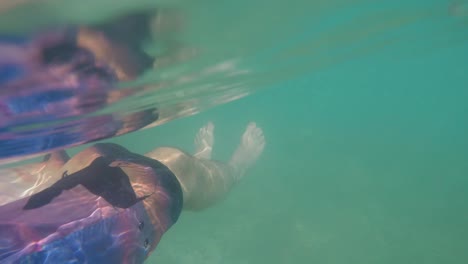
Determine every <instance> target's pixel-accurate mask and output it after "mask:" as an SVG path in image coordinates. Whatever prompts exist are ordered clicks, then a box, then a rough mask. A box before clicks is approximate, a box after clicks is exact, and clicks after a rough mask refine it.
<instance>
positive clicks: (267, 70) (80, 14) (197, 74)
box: [0, 0, 467, 158]
mask: <svg viewBox="0 0 468 264" xmlns="http://www.w3.org/2000/svg"><path fill="white" fill-rule="evenodd" d="M1 7H2V9H1V10H3V11H1V12H3V14H2V16H1V18H0V31H2V32H8V33H16V34H18V33H20V34H26V33H25V32H34V31H36V32H39V31H40V30H42V29H47V28H51V27H54V28H56V27H57V26H59V25H68V24H74V25H76V24H87V25H92V24H94V23H100V22H103V21H107V20H109V19H111V18H113V17H116V16H121V15H124V14H127V13H131V12H136V11H139V10H152V9H154V10H155V11H154V16H153V19H152V20H151V22H150V24H151V25H150V29H151V30H150V31H151V32H150V34H149V38H148V39H147V40H146V41H145V42H144V43H143V46H142V49H143V50H144V51H145V52H146V53H147V54H150V55H151V57H152V58H153V69H148V70H146V71H145V72H144V73H142V74H141V75H140V76H138V78H137V79H130V80H127V81H125V82H122V83H121V84H120V88H121V89H120V90H117V92H115V91H114V92H110V95H109V97H110V98H114V99H111V100H110V101H109V100H108V103H107V104H101V105H95V106H96V107H99V109H91V108H90V110H87V111H78V113H71V114H69V115H64V116H63V117H60V118H58V120H55V119H54V120H48V119H46V120H44V121H39V122H38V123H37V121H35V122H31V121H28V120H25V121H24V122H17V123H18V124H19V125H18V124H12V123H11V122H10V123H9V122H2V123H3V124H4V126H11V127H10V129H9V131H10V132H11V133H13V134H12V135H10V136H8V135H5V137H7V138H11V137H16V141H17V142H16V143H11V142H10V144H9V146H8V148H16V149H17V148H22V149H24V148H29V150H23V151H16V152H15V151H11V154H4V155H1V157H2V158H7V157H8V156H9V155H12V156H16V155H19V154H21V155H26V154H34V153H40V152H44V151H47V150H50V149H53V148H59V147H65V146H70V145H76V144H81V143H84V142H89V141H92V140H95V139H99V138H106V137H110V136H113V135H119V134H124V133H127V132H130V131H133V130H136V129H140V128H143V127H151V126H155V125H159V124H162V123H165V122H167V121H170V120H172V119H174V118H178V117H182V116H188V115H193V114H196V113H198V112H200V111H202V110H204V109H208V108H210V107H213V106H215V105H219V104H224V103H226V102H229V101H232V100H236V99H239V98H242V97H244V96H247V95H249V94H251V93H253V92H255V91H258V90H260V89H263V88H268V87H273V86H278V85H280V84H281V83H282V82H284V81H287V80H290V79H293V78H296V77H298V76H303V75H305V74H307V75H311V74H314V73H315V72H317V71H320V70H322V69H325V68H327V67H331V66H333V65H336V64H339V63H341V62H344V61H350V60H354V59H358V58H360V57H363V56H367V55H370V54H375V53H378V52H381V51H382V50H386V49H387V50H388V49H389V48H394V47H396V46H398V45H400V46H401V45H407V44H408V43H410V42H411V41H412V40H414V39H416V38H418V35H419V34H420V32H419V31H418V30H421V28H423V29H424V31H425V34H426V35H427V31H428V30H429V31H433V34H432V36H433V39H428V41H427V43H428V45H427V46H426V47H424V49H422V50H421V49H417V50H416V52H415V50H414V49H412V48H410V49H408V51H407V53H408V54H411V55H415V54H417V53H420V54H424V53H426V52H430V51H431V50H434V49H437V48H440V47H447V46H450V45H453V44H456V43H457V42H463V41H465V40H466V38H467V36H466V30H465V27H464V26H463V23H461V24H460V23H459V21H456V19H455V18H454V19H453V21H450V20H451V19H450V14H455V15H456V16H455V17H457V18H458V19H459V20H463V19H466V16H464V14H465V13H466V12H465V11H464V5H463V4H460V3H454V4H452V5H450V3H449V2H445V1H431V2H426V3H425V4H424V5H421V4H420V3H419V2H416V1H410V2H408V1H404V3H403V2H401V1H388V2H385V3H382V2H379V3H375V2H372V1H364V0H363V1H361V0H355V1H344V0H343V1H342V0H332V1H298V0H296V1H290V2H288V4H287V5H286V6H285V5H284V2H282V1H235V2H229V1H197V2H193V1H131V2H130V1H80V2H78V1H65V0H62V1H58V0H55V1H45V0H44V1H21V2H18V3H17V5H15V6H14V5H12V4H9V5H6V4H3V5H2V6H1ZM450 10H451V11H452V13H450ZM441 21H443V22H441ZM454 31H455V32H454ZM29 34H30V33H29ZM405 55H407V54H405V51H404V50H403V51H401V52H399V53H397V54H392V56H405ZM124 90H127V91H131V92H129V93H125V92H124V93H123V94H121V92H119V91H124ZM144 110H146V111H147V112H146V113H143V114H138V113H142V111H144ZM67 111H68V110H67ZM148 111H149V112H148ZM155 112H156V113H157V114H151V113H155ZM89 114H92V116H89ZM70 116H71V117H73V118H77V117H78V118H81V117H83V119H81V121H80V120H77V121H76V122H75V123H70V122H69V121H66V120H65V119H64V118H69V117H70ZM143 116H144V118H142V117H143ZM86 119H87V120H88V122H87V123H83V120H86ZM137 119H138V120H137ZM57 121H58V123H57ZM117 122H118V123H119V124H117ZM98 123H99V124H107V130H106V129H104V128H102V129H99V130H95V131H94V130H93V131H91V132H87V133H84V131H83V129H80V128H79V127H92V126H95V125H96V124H98ZM8 124H10V125H8ZM57 124H59V125H57ZM60 124H62V125H60ZM31 125H32V126H31ZM18 126H19V127H18ZM44 126H46V127H48V128H49V129H45V130H44V129H40V130H38V128H44ZM122 126H124V127H122ZM15 127H16V128H15ZM51 127H52V128H54V129H50V128H51ZM51 130H54V131H57V130H60V131H61V133H62V134H63V135H62V134H61V141H66V142H61V143H60V144H58V143H57V144H56V145H54V144H55V142H56V141H57V140H55V141H54V143H50V142H49V143H47V144H44V143H43V144H39V145H38V146H37V147H32V148H31V147H30V145H31V144H32V143H31V141H30V140H29V141H28V136H24V135H25V133H26V132H28V133H33V132H34V133H35V134H42V135H44V136H47V135H49V134H50V133H51ZM14 131H21V135H22V136H19V139H18V133H17V132H14ZM69 131H74V132H73V133H74V135H75V136H65V135H68V134H67V133H69ZM2 133H3V132H2ZM21 137H23V139H21ZM26 142H27V143H26ZM24 144H26V145H27V146H24ZM4 149H7V148H6V147H4Z"/></svg>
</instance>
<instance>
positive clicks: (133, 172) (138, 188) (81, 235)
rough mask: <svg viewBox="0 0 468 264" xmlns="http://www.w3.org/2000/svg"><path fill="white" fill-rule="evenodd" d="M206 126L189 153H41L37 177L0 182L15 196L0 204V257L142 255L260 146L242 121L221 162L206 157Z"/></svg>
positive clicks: (84, 259)
mask: <svg viewBox="0 0 468 264" xmlns="http://www.w3.org/2000/svg"><path fill="white" fill-rule="evenodd" d="M213 131H214V126H213V124H212V123H208V124H207V125H206V126H205V127H203V128H201V129H200V131H199V133H198V135H197V136H196V138H195V145H196V152H195V154H194V155H190V154H188V153H186V152H184V151H182V150H179V149H176V148H170V147H161V148H157V149H155V150H154V151H151V152H149V153H147V154H146V155H145V156H142V155H138V154H135V153H131V152H129V151H128V150H126V149H125V148H123V147H121V146H119V145H116V144H109V143H101V144H96V145H94V146H92V147H90V148H87V149H85V150H84V151H82V152H80V153H78V154H77V155H75V156H74V157H72V158H70V159H69V158H68V157H67V155H66V154H65V153H64V152H63V151H62V152H57V153H53V154H51V155H49V156H48V157H47V158H46V160H45V161H44V162H43V163H41V164H38V167H40V168H42V170H41V169H40V170H39V171H36V173H37V172H39V173H38V174H41V175H33V176H35V177H37V178H31V177H30V178H29V180H27V179H24V178H23V179H18V181H17V182H16V183H11V184H10V185H4V186H2V188H4V190H2V189H0V191H2V192H7V193H8V192H9V191H10V192H11V193H10V195H12V196H13V195H16V196H17V198H20V197H22V198H20V199H19V200H16V201H13V202H10V203H7V204H4V205H2V206H0V237H1V238H2V239H1V240H0V262H2V263H23V262H28V263H65V262H67V263H68V262H72V261H76V262H74V263H142V262H143V261H144V260H145V259H146V258H147V257H148V255H149V254H150V252H151V251H152V250H153V249H154V248H155V247H156V245H157V243H158V242H159V241H160V239H161V236H162V235H163V233H164V232H165V231H167V229H168V228H169V227H170V226H171V225H172V224H174V223H175V222H176V221H177V219H178V217H179V214H180V212H181V210H182V209H186V210H201V209H204V208H207V207H209V206H211V205H213V204H214V203H216V202H217V201H219V200H221V199H222V198H223V197H224V196H225V195H227V194H228V192H229V191H230V190H231V188H232V187H233V186H234V185H235V183H236V182H238V181H239V180H240V179H241V178H242V177H243V175H244V174H245V172H246V170H248V169H249V168H250V167H251V166H252V165H253V164H254V163H255V161H256V160H257V159H258V157H259V156H260V155H261V153H262V151H263V148H264V145H265V141H264V137H263V133H262V130H261V129H260V128H258V127H257V126H256V124H255V123H250V124H249V125H248V126H247V128H246V130H245V132H244V134H243V135H242V138H241V142H240V144H239V146H238V147H237V149H236V151H235V152H234V154H233V155H232V157H231V159H230V160H229V162H227V163H223V162H218V161H214V160H211V152H212V147H213V144H214V135H213ZM44 170H46V171H44ZM17 172H18V171H17ZM16 176H17V177H18V175H16ZM30 176H31V175H30ZM44 177H47V178H44ZM52 182H55V183H53V184H52V185H51V183H52ZM49 185H50V186H49ZM15 189H16V190H23V192H21V193H19V192H16V193H15V191H14V190H15ZM24 190H27V192H24ZM26 193H27V195H28V196H26V197H25V194H26Z"/></svg>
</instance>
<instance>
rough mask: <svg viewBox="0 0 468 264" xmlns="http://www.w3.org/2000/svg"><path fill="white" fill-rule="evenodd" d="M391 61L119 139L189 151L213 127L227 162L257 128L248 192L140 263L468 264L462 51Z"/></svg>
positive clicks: (177, 231) (329, 73)
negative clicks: (259, 151)
mask: <svg viewBox="0 0 468 264" xmlns="http://www.w3.org/2000/svg"><path fill="white" fill-rule="evenodd" d="M415 44H418V43H415ZM420 44H423V43H422V40H421V43H420ZM388 55H389V54H380V55H376V56H367V57H363V58H360V59H359V60H353V61H348V62H346V63H343V64H341V65H336V66H334V67H333V68H330V69H328V70H324V71H320V72H317V73H315V74H310V75H308V76H303V77H302V78H300V79H299V80H295V81H291V82H289V83H287V84H286V85H284V86H282V87H277V88H275V89H271V90H266V91H264V92H261V93H258V94H256V95H252V96H250V97H248V98H246V99H242V100H239V101H236V102H234V103H231V104H228V105H224V106H220V107H217V108H214V109H211V110H209V111H206V112H204V113H201V114H199V115H197V116H194V117H190V118H185V119H181V120H177V121H173V122H171V123H168V124H166V125H163V126H160V127H157V128H155V129H150V130H145V131H141V132H138V133H134V134H131V135H128V136H124V137H120V138H116V139H114V140H113V141H114V142H118V143H121V144H123V145H124V146H128V147H130V148H131V149H132V150H135V151H141V152H144V151H148V150H149V149H150V148H152V147H153V146H160V145H171V146H177V147H180V148H183V149H187V150H191V149H192V138H193V136H194V134H195V133H196V131H197V129H198V127H200V126H202V125H203V124H204V123H205V122H207V121H209V120H212V121H213V122H214V123H215V125H216V129H215V132H216V136H217V138H216V141H215V142H216V143H215V149H214V151H215V153H214V155H215V157H218V158H219V159H227V158H228V157H229V155H230V152H231V151H232V150H233V149H234V148H235V145H236V143H235V141H236V140H237V139H238V138H239V137H240V134H241V132H242V130H243V128H244V126H245V125H246V123H247V122H248V121H250V120H255V121H256V122H257V123H258V124H259V125H260V126H261V127H263V128H264V132H265V136H266V140H267V147H266V149H265V153H264V155H263V156H262V158H261V159H260V161H259V162H258V164H257V166H256V167H255V168H253V169H252V170H251V171H250V172H249V175H248V176H247V177H246V178H245V180H244V181H243V182H242V183H241V184H240V185H239V186H237V188H236V189H235V190H234V191H233V192H232V194H231V195H230V196H229V197H228V199H227V200H225V201H224V202H222V203H220V204H219V205H218V206H216V207H215V208H212V209H209V210H207V211H205V212H201V213H183V214H182V216H181V218H180V220H179V222H178V223H177V224H176V225H175V227H174V228H173V229H172V230H170V232H168V233H167V234H166V236H165V237H164V238H163V240H162V242H161V243H160V245H159V247H158V248H157V250H156V253H155V254H154V257H152V258H151V259H150V260H149V261H148V263H466V262H467V261H468V253H467V251H466V248H467V246H468V225H467V224H466V223H467V221H468V210H467V205H466V201H467V199H468V162H467V161H468V138H467V136H466V135H467V132H468V123H467V120H468V119H467V117H468V105H467V104H466V98H468V97H467V96H468V90H467V77H466V72H467V70H468V68H467V64H466V61H468V52H467V49H466V46H458V47H453V48H451V49H443V50H439V51H437V52H433V53H431V54H427V55H425V56H424V57H408V58H401V59H392V58H391V57H390V56H388ZM384 57H385V58H384Z"/></svg>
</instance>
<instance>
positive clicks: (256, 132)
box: [229, 122, 265, 174]
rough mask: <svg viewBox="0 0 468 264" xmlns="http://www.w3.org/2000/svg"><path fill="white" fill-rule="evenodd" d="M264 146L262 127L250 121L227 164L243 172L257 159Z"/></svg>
mask: <svg viewBox="0 0 468 264" xmlns="http://www.w3.org/2000/svg"><path fill="white" fill-rule="evenodd" d="M264 147H265V138H264V136H263V131H262V129H261V128H259V127H257V125H256V124H255V123H254V122H251V123H249V125H248V126H247V128H246V129H245V132H244V134H243V135H242V139H241V142H240V145H239V147H237V150H236V151H235V152H234V154H233V155H232V158H231V160H230V161H229V164H231V165H232V166H234V167H236V168H238V169H240V171H241V174H243V173H244V172H245V171H246V170H247V169H249V168H250V167H251V166H252V165H253V164H254V163H255V162H256V161H257V159H258V158H259V157H260V155H261V154H262V152H263V148H264Z"/></svg>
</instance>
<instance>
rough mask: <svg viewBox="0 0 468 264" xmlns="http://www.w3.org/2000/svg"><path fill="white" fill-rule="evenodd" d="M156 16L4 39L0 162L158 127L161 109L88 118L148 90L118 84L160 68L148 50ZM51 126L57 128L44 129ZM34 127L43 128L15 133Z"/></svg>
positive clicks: (151, 12)
mask: <svg viewBox="0 0 468 264" xmlns="http://www.w3.org/2000/svg"><path fill="white" fill-rule="evenodd" d="M159 13H161V14H162V13H163V12H159ZM159 13H158V14H159ZM158 16H159V17H163V16H164V15H158ZM154 17H155V10H146V11H143V12H136V13H134V14H130V15H125V16H120V17H116V18H114V19H111V20H109V21H104V22H100V23H97V24H93V25H86V26H79V27H78V26H73V25H67V26H57V27H54V28H48V29H46V30H42V31H38V32H35V33H31V34H30V35H29V36H17V35H3V34H0V133H2V138H1V139H0V149H2V150H3V152H2V153H1V154H0V158H6V157H11V156H20V155H25V154H30V153H37V152H44V151H48V150H50V149H57V148H61V147H64V146H68V145H70V144H73V145H76V144H82V143H86V142H89V141H90V140H97V139H102V138H107V137H111V136H115V135H121V134H124V133H127V132H130V131H134V130H137V129H140V128H142V127H145V126H147V125H149V124H151V123H153V122H154V121H156V120H157V119H158V117H160V110H159V109H157V108H156V106H152V107H150V108H147V109H145V110H141V109H139V110H138V112H131V111H130V110H128V109H121V110H124V111H123V112H119V113H107V112H105V113H100V114H99V115H87V114H90V113H94V112H95V111H96V110H100V109H103V108H105V107H106V106H107V105H109V104H112V103H114V102H117V101H119V100H121V99H123V98H126V97H129V96H131V95H133V94H135V93H137V92H139V91H141V89H142V87H132V88H131V89H119V88H117V85H118V84H119V82H125V81H131V80H134V79H136V78H137V77H139V76H140V75H141V74H142V73H143V72H145V71H146V70H148V69H151V68H152V67H153V62H154V59H155V58H153V57H152V56H149V55H148V54H147V53H145V52H144V51H143V49H142V46H143V42H144V41H145V40H146V39H147V38H150V36H151V35H152V34H153V33H152V32H153V31H155V30H154V29H152V27H155V26H154V22H152V21H153V20H154ZM160 19H161V18H160ZM166 20H168V19H166ZM169 20H170V19H169ZM166 22H167V21H166ZM158 30H159V31H164V27H162V26H160V27H159V28H158ZM154 34H155V33H154ZM143 89H144V88H143ZM133 110H135V109H132V111H133ZM127 111H128V112H127ZM166 112H167V111H166ZM84 115H86V116H84ZM76 117H80V119H76ZM55 121H59V122H55ZM46 122H50V123H51V125H50V126H47V127H46V128H44V129H42V128H41V129H39V128H36V127H37V124H43V123H46ZM27 125H31V127H34V128H35V130H34V133H35V134H36V136H34V137H33V136H31V135H29V134H26V133H21V131H20V132H17V130H15V129H9V128H11V127H15V126H20V127H21V126H27ZM4 128H5V129H4ZM70 128H73V129H70ZM18 145H22V146H24V145H27V146H29V147H28V149H25V148H17V147H16V146H18ZM12 146H13V147H12Z"/></svg>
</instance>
